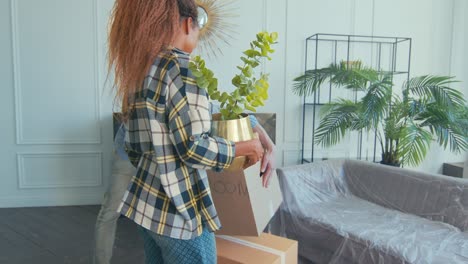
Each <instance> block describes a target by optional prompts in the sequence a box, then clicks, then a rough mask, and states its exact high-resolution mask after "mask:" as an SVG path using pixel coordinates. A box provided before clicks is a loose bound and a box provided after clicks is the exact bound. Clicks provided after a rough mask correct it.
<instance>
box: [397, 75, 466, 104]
mask: <svg viewBox="0 0 468 264" xmlns="http://www.w3.org/2000/svg"><path fill="white" fill-rule="evenodd" d="M457 82H458V81H456V80H454V78H453V77H449V76H432V75H424V76H419V77H414V78H411V79H410V80H409V82H407V83H405V85H404V90H403V94H406V95H408V96H409V94H410V93H412V94H415V95H418V96H420V97H422V98H426V99H429V101H432V102H437V103H438V104H439V106H440V107H444V108H447V107H448V108H450V107H462V106H463V105H465V104H466V101H465V99H464V97H463V94H462V93H461V92H460V91H458V90H456V89H453V88H450V87H448V86H447V85H449V84H451V83H457Z"/></svg>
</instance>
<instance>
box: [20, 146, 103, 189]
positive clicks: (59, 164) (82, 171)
mask: <svg viewBox="0 0 468 264" xmlns="http://www.w3.org/2000/svg"><path fill="white" fill-rule="evenodd" d="M17 165H18V180H19V189H43V188H76V187H99V186H101V185H102V178H103V175H102V174H103V173H102V152H30V153H27V152H23V153H17Z"/></svg>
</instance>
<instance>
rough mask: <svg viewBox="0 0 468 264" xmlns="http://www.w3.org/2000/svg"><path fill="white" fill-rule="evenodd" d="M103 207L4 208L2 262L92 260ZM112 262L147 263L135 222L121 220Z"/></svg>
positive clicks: (0, 230)
mask: <svg viewBox="0 0 468 264" xmlns="http://www.w3.org/2000/svg"><path fill="white" fill-rule="evenodd" d="M99 209H100V206H71V207H36V208H11V209H10V208H7V209H0V263H1V264H17V263H21V264H23V263H24V264H26V263H27V264H29V263H34V264H36V263H37V264H42V263H47V264H56V263H57V264H65V263H67V264H69V263H73V264H74V263H86V264H91V263H92V249H93V239H94V224H95V223H96V216H97V214H98V212H99ZM115 246H116V248H115V249H114V256H113V259H112V263H118V264H120V263H122V264H124V263H125V264H128V263H132V264H133V263H135V264H136V263H144V261H143V259H144V253H143V243H142V240H141V239H140V237H139V235H138V232H137V230H136V226H135V224H133V223H132V222H131V221H129V220H128V219H126V218H121V219H119V224H118V228H117V235H116V243H115Z"/></svg>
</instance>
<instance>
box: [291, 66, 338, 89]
mask: <svg viewBox="0 0 468 264" xmlns="http://www.w3.org/2000/svg"><path fill="white" fill-rule="evenodd" d="M333 74H334V69H333V68H330V67H327V68H323V69H317V70H315V69H314V70H307V71H306V72H305V73H304V74H303V75H301V76H298V77H296V78H295V79H294V84H293V92H294V93H295V94H297V95H299V96H310V95H312V94H313V93H314V92H315V91H317V89H319V88H320V85H322V83H324V82H325V80H327V79H329V78H330V77H331V76H333Z"/></svg>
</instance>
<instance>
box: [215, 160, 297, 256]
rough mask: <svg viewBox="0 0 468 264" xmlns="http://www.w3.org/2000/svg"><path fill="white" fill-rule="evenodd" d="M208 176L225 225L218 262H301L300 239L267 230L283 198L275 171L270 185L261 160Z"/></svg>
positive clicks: (217, 240) (220, 237) (222, 230)
mask: <svg viewBox="0 0 468 264" xmlns="http://www.w3.org/2000/svg"><path fill="white" fill-rule="evenodd" d="M208 177H209V182H210V189H211V194H212V197H213V201H214V203H215V206H216V209H217V211H218V215H219V218H220V220H221V224H222V226H223V227H222V229H221V230H220V231H218V232H217V238H216V243H217V248H218V263H220V264H233V263H255V264H257V263H258V264H262V263H265V264H270V263H278V264H295V263H297V242H296V241H293V240H289V239H286V238H282V237H278V236H274V235H270V234H265V233H263V230H264V229H265V227H266V226H267V225H268V222H269V221H270V220H271V218H272V217H273V215H274V214H275V212H276V211H277V210H278V208H279V206H280V205H281V202H282V195H281V190H280V186H279V182H278V178H277V175H276V173H275V172H273V175H272V178H271V180H270V184H269V187H268V188H264V187H263V186H262V181H261V178H260V163H257V164H255V165H253V166H251V167H249V168H247V169H245V170H244V171H235V172H221V173H215V172H208Z"/></svg>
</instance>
